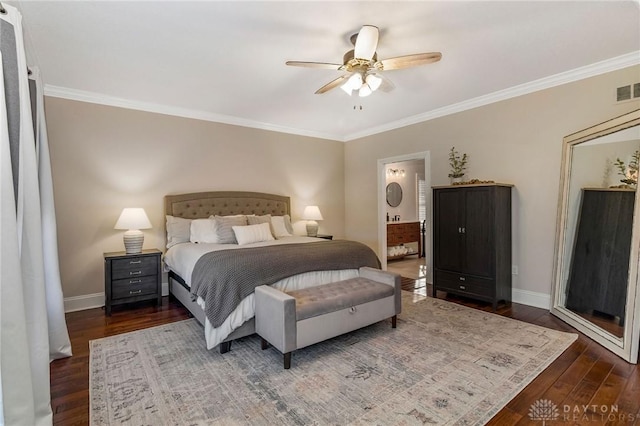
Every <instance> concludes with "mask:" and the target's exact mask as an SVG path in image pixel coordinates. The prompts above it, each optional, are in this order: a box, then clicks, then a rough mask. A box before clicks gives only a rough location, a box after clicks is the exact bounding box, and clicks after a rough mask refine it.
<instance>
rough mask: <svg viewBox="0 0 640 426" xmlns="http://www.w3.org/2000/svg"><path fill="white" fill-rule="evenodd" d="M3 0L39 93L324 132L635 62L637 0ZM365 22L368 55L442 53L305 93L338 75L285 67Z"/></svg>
mask: <svg viewBox="0 0 640 426" xmlns="http://www.w3.org/2000/svg"><path fill="white" fill-rule="evenodd" d="M6 3H9V4H12V5H14V6H16V7H18V8H19V9H20V10H21V11H22V14H23V26H24V29H25V44H26V47H27V52H28V59H29V62H30V64H35V65H38V66H39V67H40V70H41V74H42V78H43V80H44V83H45V90H46V92H45V93H46V94H48V95H50V96H61V97H66V98H70V99H79V100H86V101H90V102H99V103H106V104H111V105H120V106H128V107H133V108H139V109H143V110H149V111H158V112H165V113H169V114H176V115H182V116H188V117H195V118H202V119H207V120H212V121H220V122H226V123H232V124H239V125H245V126H250V127H258V128H265V129H273V130H278V131H284V132H289V133H296V134H302V135H310V136H318V137H323V138H328V139H336V140H350V139H353V138H356V137H360V136H364V135H368V134H372V133H377V132H380V131H383V130H388V129H391V128H395V127H400V126H402V125H406V124H409V123H413V122H418V121H422V120H424V119H428V118H430V117H434V116H438V115H443V114H446V113H449V112H454V111H458V110H461V109H465V108H470V107H473V106H478V105H481V104H483V103H488V102H491V101H493V100H499V99H504V98H507V97H510V96H514V95H517V94H522V93H526V92H530V91H533V90H537V89H540V88H545V87H550V86H553V85H556V84H561V83H564V82H567V81H572V80H575V79H578V78H583V77H585V76H589V75H595V74H598V73H602V72H606V71H609V70H611V69H617V68H621V67H625V66H629V65H633V64H638V63H640V7H639V4H638V2H637V1H602V2H595V1H591V2H586V1H573V2H538V1H512V2H484V1H471V2H460V1H455V2H453V1H430V2H415V1H413V2H400V1H393V2H381V1H367V2H357V1H356V2H354V1H348V2H345V1H336V2H310V1H298V2H282V1H278V2H265V1H263V2H244V1H224V2H223V1H216V2H214V1H199V2H186V1H172V2H157V1H141V2H127V1H115V2H114V1H108V2H95V1H72V2H61V1H55V2H38V1H18V2H6ZM363 24H372V25H376V26H378V27H379V28H380V42H379V45H378V57H379V58H382V59H384V58H389V57H393V56H400V55H406V54H411V53H420V52H432V51H439V52H442V55H443V57H442V60H441V61H440V62H437V63H434V64H429V65H424V66H421V67H417V68H412V69H407V70H396V71H388V72H386V73H385V75H386V76H387V77H388V78H389V79H391V80H392V81H393V83H394V84H395V86H396V88H395V90H393V91H392V92H389V93H383V92H380V91H378V92H376V93H373V94H372V95H371V96H369V97H368V98H358V97H349V96H348V95H346V94H345V93H344V92H343V91H341V90H339V89H336V90H333V91H331V92H329V93H327V94H324V95H315V94H314V92H315V91H316V89H318V88H319V87H321V86H322V85H324V84H325V83H327V82H329V81H330V80H332V79H334V78H336V77H337V76H339V75H340V74H339V72H336V71H331V70H322V69H307V68H295V67H287V66H285V64H284V63H285V61H287V60H301V61H321V62H338V63H341V62H342V55H343V54H344V53H345V52H346V51H347V50H349V49H350V48H352V46H351V44H350V42H349V36H350V35H351V34H353V33H355V32H357V31H358V30H359V29H360V27H361V26H362V25H363ZM603 61H604V62H603ZM594 64H595V65H594ZM638 80H639V81H640V76H638ZM629 83H633V82H629ZM612 90H613V88H612ZM613 96H614V94H613V93H612V98H613ZM360 105H361V106H362V110H360V108H359V107H360ZM354 106H356V107H357V108H356V109H355V110H354Z"/></svg>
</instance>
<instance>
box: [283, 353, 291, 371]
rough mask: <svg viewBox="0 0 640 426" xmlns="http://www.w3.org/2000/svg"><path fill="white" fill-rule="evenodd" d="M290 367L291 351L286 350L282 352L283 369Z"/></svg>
mask: <svg viewBox="0 0 640 426" xmlns="http://www.w3.org/2000/svg"><path fill="white" fill-rule="evenodd" d="M290 368H291V352H287V353H286V354H284V369H285V370H288V369H290Z"/></svg>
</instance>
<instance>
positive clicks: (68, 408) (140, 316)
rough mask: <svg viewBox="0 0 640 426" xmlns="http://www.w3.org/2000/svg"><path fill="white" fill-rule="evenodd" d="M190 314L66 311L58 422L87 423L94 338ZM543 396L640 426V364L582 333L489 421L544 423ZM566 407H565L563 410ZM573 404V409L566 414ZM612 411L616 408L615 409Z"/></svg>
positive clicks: (515, 312) (573, 416)
mask: <svg viewBox="0 0 640 426" xmlns="http://www.w3.org/2000/svg"><path fill="white" fill-rule="evenodd" d="M421 282H424V280H418V281H416V284H415V285H414V286H412V285H411V284H410V282H409V281H407V280H405V283H404V286H403V287H404V288H405V289H406V290H413V291H415V292H416V293H419V294H431V289H430V288H428V287H425V286H424V284H421ZM438 297H443V298H446V299H447V300H449V301H452V302H455V303H460V304H463V305H465V306H469V307H473V308H476V309H481V310H484V311H488V312H490V311H491V305H490V304H485V303H481V302H475V301H472V300H468V299H463V298H459V297H447V296H446V295H445V294H444V293H442V295H440V294H439V295H438ZM496 313H497V314H499V315H503V316H506V317H510V318H514V319H518V320H521V321H526V322H529V323H532V324H538V325H541V326H544V327H549V328H552V329H556V330H562V331H568V332H576V331H575V330H574V329H572V328H571V327H569V326H568V325H566V324H565V323H563V322H562V321H560V320H559V319H557V318H555V317H554V316H552V315H551V314H550V313H549V312H548V311H546V310H543V309H538V308H533V307H529V306H525V305H519V304H516V303H514V304H511V305H500V306H499V307H498V310H497V312H496ZM188 317H189V316H188V312H187V311H186V310H185V309H184V308H183V307H182V306H181V305H180V304H179V303H178V302H175V301H173V300H170V299H168V298H167V297H165V298H163V302H162V305H161V306H160V307H156V306H153V305H151V304H149V303H146V302H143V303H141V304H137V305H133V306H127V307H121V306H119V307H117V308H114V312H113V315H112V316H111V317H106V316H105V314H104V310H102V309H91V310H86V311H81V312H73V313H69V314H67V325H68V327H69V333H70V336H71V344H72V347H73V357H71V358H67V359H62V360H57V361H54V362H52V363H51V403H52V408H53V412H54V417H53V418H54V424H56V425H65V426H66V425H86V424H88V423H89V346H88V343H89V341H90V340H93V339H98V338H101V337H105V336H112V335H114V334H119V333H126V332H129V331H134V330H139V329H143V328H147V327H153V326H156V325H160V324H165V323H169V322H173V321H180V320H183V319H187V318H188ZM538 400H548V401H550V402H551V403H553V404H555V405H556V406H557V408H558V414H559V418H558V419H557V420H555V421H551V422H548V423H547V424H550V425H553V424H571V425H598V424H607V425H640V367H639V366H637V365H631V364H628V363H626V362H625V361H623V360H622V359H620V358H618V357H617V356H615V355H613V354H612V353H610V352H609V351H607V350H606V349H604V348H602V347H601V346H599V345H598V344H596V343H594V342H593V341H592V340H590V339H589V338H587V337H585V336H584V335H580V336H579V338H578V340H577V341H576V342H574V343H573V345H571V346H570V347H569V348H568V349H567V350H566V351H565V352H564V353H563V354H562V355H561V356H560V357H559V358H558V359H556V360H555V361H554V362H553V363H552V364H551V365H550V366H549V367H548V368H547V369H546V370H545V371H544V372H543V373H542V374H540V375H539V376H538V377H537V378H536V379H535V380H534V381H533V382H532V383H530V384H529V385H528V386H527V387H526V388H525V389H524V390H523V391H522V392H520V394H519V395H517V396H516V397H515V398H514V399H513V400H511V401H510V402H509V403H508V404H507V405H506V407H504V408H503V409H502V410H501V411H500V412H499V413H498V414H497V415H496V416H495V417H494V418H493V419H492V420H491V421H490V422H489V423H488V424H490V425H500V426H502V425H524V424H537V425H541V424H543V423H542V421H541V420H538V421H533V420H531V419H530V418H529V409H530V407H531V406H532V405H533V404H534V403H536V401H538ZM565 407H567V408H565ZM565 410H569V412H565ZM612 410H617V411H615V412H612Z"/></svg>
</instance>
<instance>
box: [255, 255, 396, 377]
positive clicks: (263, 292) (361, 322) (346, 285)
mask: <svg viewBox="0 0 640 426" xmlns="http://www.w3.org/2000/svg"><path fill="white" fill-rule="evenodd" d="M255 304H256V315H255V318H256V333H258V335H259V336H260V337H261V338H262V339H261V341H262V349H266V348H267V347H268V346H269V345H268V344H269V343H270V344H272V345H273V346H274V347H275V348H276V349H278V350H279V351H280V352H282V353H283V354H284V368H285V369H288V368H290V367H291V352H292V351H294V350H296V349H301V348H304V347H305V346H309V345H313V344H315V343H318V342H322V341H323V340H326V339H330V338H332V337H336V336H339V335H341V334H344V333H347V332H350V331H353V330H357V329H358V328H361V327H365V326H367V325H370V324H373V323H375V322H378V321H382V320H384V319H387V318H391V326H392V327H393V328H395V327H396V315H398V314H399V313H400V310H401V307H402V302H401V294H400V275H398V274H393V273H390V272H385V271H381V270H379V269H373V268H368V267H363V268H360V270H359V276H358V277H356V278H351V279H348V280H344V281H338V282H333V283H329V284H323V285H320V286H317V287H311V288H307V289H303V290H296V291H290V292H286V293H285V292H282V291H280V290H277V289H275V288H273V287H270V286H260V287H256V291H255Z"/></svg>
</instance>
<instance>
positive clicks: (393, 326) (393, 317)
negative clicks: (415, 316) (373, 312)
mask: <svg viewBox="0 0 640 426" xmlns="http://www.w3.org/2000/svg"><path fill="white" fill-rule="evenodd" d="M397 319H398V316H397V315H394V316H392V317H391V328H396V322H397Z"/></svg>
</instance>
